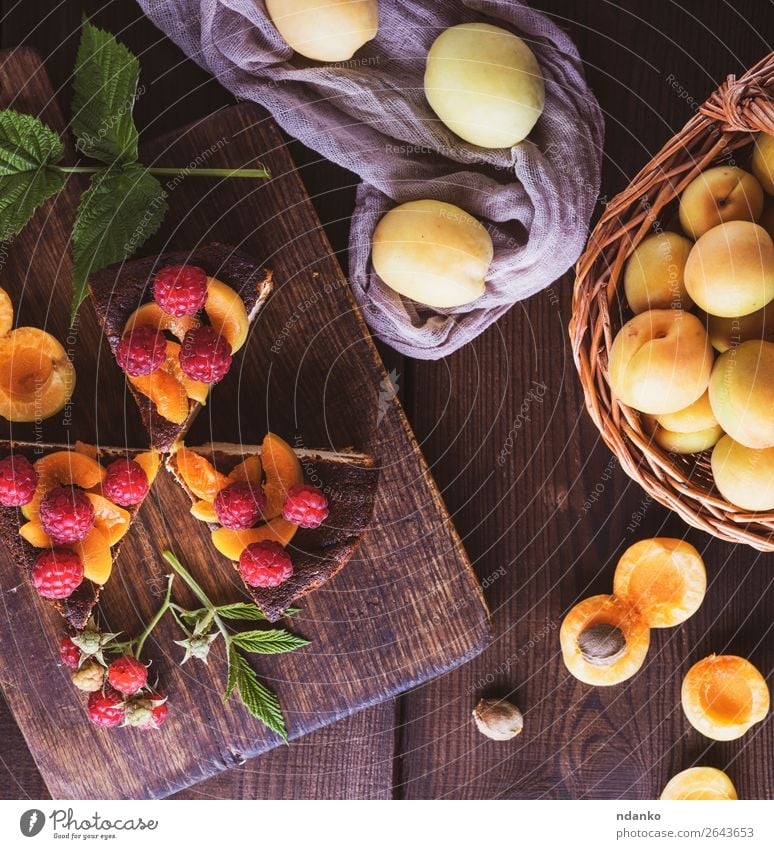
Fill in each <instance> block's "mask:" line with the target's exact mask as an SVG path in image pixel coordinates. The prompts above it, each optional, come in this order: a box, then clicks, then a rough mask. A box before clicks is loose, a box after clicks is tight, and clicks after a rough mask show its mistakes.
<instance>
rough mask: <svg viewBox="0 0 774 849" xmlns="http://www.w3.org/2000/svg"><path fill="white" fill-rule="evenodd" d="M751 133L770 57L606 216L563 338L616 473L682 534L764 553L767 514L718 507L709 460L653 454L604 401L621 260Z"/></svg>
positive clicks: (772, 91) (623, 409) (723, 91)
mask: <svg viewBox="0 0 774 849" xmlns="http://www.w3.org/2000/svg"><path fill="white" fill-rule="evenodd" d="M759 130H763V131H765V132H768V133H772V134H774V52H773V53H771V54H769V55H768V56H767V57H765V58H764V59H763V60H762V61H761V62H759V63H758V64H757V65H756V66H755V67H754V68H752V69H750V70H749V71H748V72H747V73H746V74H745V75H744V76H742V77H741V78H740V79H736V78H735V77H733V76H730V77H728V79H727V80H726V82H725V83H723V85H722V86H720V88H719V89H718V90H717V91H716V92H715V93H714V94H713V95H712V96H711V97H710V98H709V100H707V102H706V103H705V104H704V105H703V106H702V107H701V108H700V109H699V111H698V112H697V114H696V115H695V116H694V117H693V118H692V119H691V120H690V121H689V122H688V123H687V124H686V125H685V127H683V129H682V130H681V131H680V132H679V133H678V134H677V135H676V136H674V138H672V139H671V140H670V141H669V142H668V143H667V144H666V145H665V146H664V147H663V148H662V150H661V151H660V152H659V153H658V154H657V155H656V156H655V157H654V158H653V159H652V160H651V162H649V163H648V165H647V166H646V167H645V168H643V170H642V171H640V173H639V174H638V175H637V176H636V177H635V178H634V180H633V181H632V183H631V184H630V185H629V186H628V188H627V189H626V190H625V191H624V192H621V194H619V195H617V196H616V197H615V198H614V199H613V200H612V201H611V202H610V204H609V205H608V206H607V209H606V210H605V213H604V215H603V216H602V218H601V220H600V222H599V224H598V225H597V227H596V228H595V230H594V232H593V233H592V235H591V238H590V240H589V243H588V245H587V247H586V251H585V252H584V254H583V255H582V256H581V258H580V260H579V261H578V264H577V266H576V274H577V277H576V282H575V290H574V293H573V314H572V320H571V322H570V338H571V340H572V348H573V356H574V359H575V364H576V366H577V368H578V372H579V374H580V379H581V383H582V384H583V390H584V392H585V395H586V407H587V409H588V411H589V413H590V415H591V417H592V419H593V420H594V422H595V424H596V425H597V427H598V428H599V431H600V433H601V434H602V438H603V439H604V440H605V442H606V443H607V444H608V445H609V446H610V448H611V449H612V451H613V452H614V453H615V455H616V456H617V457H618V460H619V461H620V463H621V466H622V467H623V469H624V470H625V471H626V473H627V474H628V475H629V476H630V477H631V478H632V479H633V480H635V481H637V483H639V484H640V486H642V487H643V489H645V491H646V492H648V493H649V494H650V495H651V496H652V497H653V498H654V499H655V500H656V501H659V502H660V503H661V504H663V505H665V506H666V507H669V508H670V509H671V510H674V511H675V512H676V513H679V514H680V516H682V517H683V519H684V520H685V521H686V522H688V523H689V524H691V525H694V526H695V527H697V528H701V529H702V530H704V531H707V532H708V533H710V534H714V535H715V536H717V537H720V538H721V539H725V540H729V541H731V542H737V543H739V542H743V543H747V544H748V545H751V546H752V547H753V548H757V549H759V550H760V551H774V512H770V513H749V512H745V511H743V510H741V509H739V508H737V507H734V506H733V505H732V504H730V503H729V502H727V501H726V500H724V499H723V498H722V496H720V494H719V493H718V492H717V490H716V489H714V486H713V479H712V472H711V469H710V452H704V453H702V454H694V455H688V456H680V455H673V454H669V453H667V452H665V451H664V450H662V449H661V448H659V446H657V445H656V444H655V442H652V441H651V438H650V436H649V435H648V433H647V432H646V431H645V430H644V429H643V424H642V422H641V421H640V416H639V414H638V413H637V411H636V410H634V409H632V408H630V407H627V406H626V405H624V404H622V403H620V402H619V401H618V399H617V398H615V397H613V395H612V392H611V390H610V383H609V380H608V373H607V364H608V355H609V352H610V347H611V345H612V343H613V338H614V336H615V334H616V332H617V330H618V329H619V328H620V327H621V325H622V324H623V323H624V322H625V321H627V320H628V319H629V318H630V317H631V315H632V313H631V310H629V308H628V306H627V305H626V301H625V298H624V297H623V294H622V290H623V286H622V282H621V281H622V277H623V274H622V272H623V267H624V263H625V262H626V259H627V258H628V257H629V255H630V254H631V252H632V250H633V249H634V248H635V247H636V246H637V245H638V244H639V243H640V241H642V239H643V238H644V237H645V236H647V235H648V234H649V233H650V232H652V229H653V228H654V227H655V228H656V229H657V228H658V222H659V221H668V220H669V218H670V217H671V216H672V215H673V214H674V212H675V211H676V208H677V201H676V198H677V197H678V196H679V194H680V193H681V192H682V190H683V189H684V188H685V187H686V186H687V185H688V183H690V182H691V180H693V179H694V177H696V175H697V174H699V173H700V172H701V171H702V170H704V169H705V168H707V167H709V166H711V165H713V164H717V163H718V162H721V161H723V162H728V159H729V155H730V154H731V153H732V152H733V151H737V150H739V149H740V148H747V147H748V146H750V145H751V144H752V142H753V138H754V137H753V136H752V135H751V133H752V132H757V131H759ZM747 153H748V151H747V150H745V151H744V152H743V153H742V154H741V156H742V157H745V158H746V155H747Z"/></svg>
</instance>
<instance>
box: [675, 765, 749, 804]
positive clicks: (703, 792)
mask: <svg viewBox="0 0 774 849" xmlns="http://www.w3.org/2000/svg"><path fill="white" fill-rule="evenodd" d="M738 798H739V797H738V796H737V795H736V787H734V783H733V781H731V779H730V778H729V777H728V776H727V775H726V774H725V772H723V770H721V769H715V767H714V766H694V767H691V768H690V769H684V770H683V771H682V772H678V773H677V775H675V776H674V777H673V778H671V779H670V780H669V782H668V783H667V786H666V787H665V788H664V792H663V793H662V794H661V799H662V801H667V800H680V801H689V800H691V801H692V800H705V799H716V800H718V801H736V800H737V799H738Z"/></svg>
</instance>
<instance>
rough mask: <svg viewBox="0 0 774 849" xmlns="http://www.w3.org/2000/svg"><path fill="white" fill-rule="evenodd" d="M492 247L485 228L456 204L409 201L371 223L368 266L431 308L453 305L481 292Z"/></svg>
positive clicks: (472, 298) (487, 270)
mask: <svg viewBox="0 0 774 849" xmlns="http://www.w3.org/2000/svg"><path fill="white" fill-rule="evenodd" d="M493 254H494V247H493V245H492V238H491V236H490V235H489V233H488V232H487V230H486V228H485V227H484V226H483V225H482V224H481V222H480V221H477V220H476V219H475V218H474V217H473V216H472V215H469V214H468V213H467V212H465V211H464V210H462V209H460V208H459V207H458V206H454V205H453V204H451V203H443V202H442V201H437V200H414V201H409V202H408V203H403V204H401V205H400V206H396V207H395V208H394V209H391V210H390V211H389V212H388V213H387V214H386V215H384V216H383V217H382V219H381V220H380V221H379V223H378V224H377V225H376V229H375V230H374V237H373V247H372V254H371V257H372V260H373V264H374V270H375V271H376V273H377V274H378V275H379V277H381V279H382V280H383V281H384V282H385V283H386V284H387V285H388V286H389V287H390V288H391V289H394V290H395V291H396V292H398V293H399V294H401V295H405V296H406V297H407V298H411V299H412V300H415V301H418V302H419V303H422V304H427V305H428V306H432V307H440V308H444V307H456V306H461V305H462V304H467V303H470V302H471V301H474V300H475V299H476V298H478V297H479V296H480V295H483V294H484V290H485V288H486V287H485V282H484V281H485V280H486V276H487V274H488V272H489V266H490V264H491V262H492V256H493Z"/></svg>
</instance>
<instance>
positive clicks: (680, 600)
mask: <svg viewBox="0 0 774 849" xmlns="http://www.w3.org/2000/svg"><path fill="white" fill-rule="evenodd" d="M706 590H707V573H706V571H705V569H704V561H703V560H702V557H701V554H699V552H698V551H697V550H696V549H695V548H694V547H693V546H692V545H691V544H690V543H688V542H685V540H681V539H670V538H668V537H656V538H655V539H643V540H640V542H636V543H634V545H632V546H630V547H629V548H627V549H626V551H625V552H624V553H623V555H622V557H621V559H620V560H619V561H618V565H617V566H616V569H615V576H614V577H613V593H614V594H615V595H616V596H618V598H623V599H626V600H627V601H629V602H631V604H633V605H634V606H635V607H636V608H637V609H638V610H639V612H640V614H641V615H642V617H643V619H644V620H645V622H646V623H647V624H648V626H649V627H651V628H671V627H673V626H674V625H679V624H680V623H681V622H685V620H686V619H688V617H689V616H693V614H694V613H696V611H697V610H698V609H699V606H700V605H701V603H702V601H703V599H704V593H705V592H706Z"/></svg>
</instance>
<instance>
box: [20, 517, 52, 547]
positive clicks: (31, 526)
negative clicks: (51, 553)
mask: <svg viewBox="0 0 774 849" xmlns="http://www.w3.org/2000/svg"><path fill="white" fill-rule="evenodd" d="M19 536H21V538H22V539H26V540H27V542H28V543H29V544H30V545H34V546H35V548H51V547H52V546H53V542H52V541H51V537H50V536H49V535H48V534H47V533H46V532H45V531H44V530H43V525H41V524H40V520H39V519H31V520H30V521H29V522H26V523H25V524H24V525H22V526H21V527H20V528H19Z"/></svg>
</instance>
